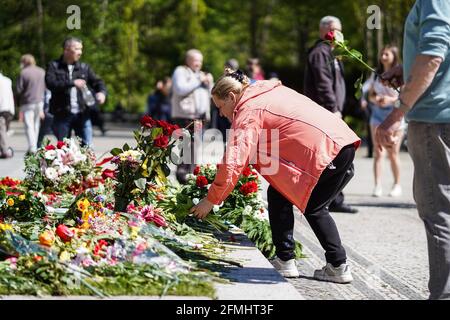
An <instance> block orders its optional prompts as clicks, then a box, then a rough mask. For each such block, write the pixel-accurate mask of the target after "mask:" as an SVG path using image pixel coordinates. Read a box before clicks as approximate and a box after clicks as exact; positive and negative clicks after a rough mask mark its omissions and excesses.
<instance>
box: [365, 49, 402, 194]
mask: <svg viewBox="0 0 450 320" xmlns="http://www.w3.org/2000/svg"><path fill="white" fill-rule="evenodd" d="M399 63H400V57H399V51H398V48H397V47H395V46H386V47H384V48H383V49H382V50H381V52H380V55H379V59H378V66H377V68H376V73H373V74H372V75H371V76H370V78H369V79H368V80H367V81H366V82H365V83H364V85H363V91H367V93H368V94H367V95H368V100H369V101H368V105H369V107H370V109H371V113H370V114H371V115H370V121H369V123H370V130H371V136H372V139H373V144H374V148H375V157H374V163H373V172H374V180H375V186H374V189H373V192H372V195H373V196H374V197H381V196H382V194H383V189H382V186H381V173H382V165H383V158H384V156H385V151H387V154H388V157H389V161H390V163H391V169H392V174H393V176H394V185H393V187H392V189H391V191H390V193H389V196H390V197H399V196H401V195H402V187H401V185H400V143H399V144H397V145H395V146H393V147H390V148H383V147H382V146H378V145H377V142H376V140H375V131H376V130H377V127H378V126H379V125H380V124H381V123H382V122H383V121H384V120H385V119H386V118H387V116H388V115H389V114H390V113H391V112H392V110H393V109H394V102H395V101H396V100H397V99H398V93H397V91H395V90H394V89H392V88H388V87H386V86H384V85H383V84H382V82H381V79H380V77H379V76H378V75H380V74H382V73H383V72H387V71H389V70H390V69H391V68H393V67H395V66H397V65H398V64H399ZM403 131H404V125H402V127H400V128H399V130H397V131H396V133H395V134H396V138H398V139H400V141H401V140H402V138H403Z"/></svg>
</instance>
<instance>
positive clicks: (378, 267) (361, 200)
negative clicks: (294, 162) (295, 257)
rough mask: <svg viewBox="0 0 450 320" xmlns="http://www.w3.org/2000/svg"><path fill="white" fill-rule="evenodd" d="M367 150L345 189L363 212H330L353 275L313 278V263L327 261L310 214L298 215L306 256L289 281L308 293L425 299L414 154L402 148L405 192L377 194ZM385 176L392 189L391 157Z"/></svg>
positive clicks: (424, 260)
mask: <svg viewBox="0 0 450 320" xmlns="http://www.w3.org/2000/svg"><path fill="white" fill-rule="evenodd" d="M365 152H366V151H365V150H361V151H360V152H358V155H357V159H356V161H355V171H356V173H355V177H354V179H353V180H352V181H351V182H350V183H349V185H348V186H347V187H346V189H345V195H346V201H347V202H348V203H349V204H351V205H353V206H355V207H357V208H358V209H359V211H360V212H359V213H358V214H345V213H332V215H333V217H334V219H335V221H336V224H337V226H338V229H339V232H340V234H341V238H342V241H343V244H344V247H345V248H346V250H347V254H348V262H349V264H350V265H351V267H352V268H353V271H354V272H353V274H354V279H355V281H354V282H353V283H352V284H349V285H337V284H329V283H325V282H319V281H314V280H311V278H310V276H311V275H312V273H313V269H317V268H321V267H322V266H323V265H324V255H323V250H322V248H321V247H320V244H319V243H318V241H317V240H316V238H315V236H314V234H313V233H312V231H311V229H310V228H309V226H308V224H307V222H306V219H304V217H303V216H301V215H298V216H297V217H296V227H295V237H296V238H297V239H299V240H300V241H301V242H302V244H304V247H305V253H306V255H307V256H308V258H306V259H301V260H300V261H299V270H300V272H301V274H302V277H301V278H299V279H294V280H290V282H291V283H293V284H294V286H295V287H296V288H297V289H298V290H299V291H300V292H301V293H302V295H303V296H304V297H305V298H306V299H371V300H372V299H377V300H378V299H426V298H427V297H428V289H427V281H428V255H427V246H426V236H425V230H424V226H423V223H422V221H421V220H420V219H419V217H418V215H417V211H416V207H415V204H414V200H413V196H412V176H413V166H412V162H411V159H410V158H409V155H408V154H407V153H402V154H401V160H402V178H401V185H402V187H403V196H402V197H399V198H390V197H387V196H384V197H381V198H373V197H371V192H372V187H373V175H372V163H373V159H368V158H364V155H365ZM383 177H386V178H385V179H384V180H385V181H384V183H383V189H384V190H385V193H388V192H389V190H390V187H391V185H392V181H393V179H392V175H391V173H390V167H389V166H388V161H387V160H386V163H385V170H384V176H383Z"/></svg>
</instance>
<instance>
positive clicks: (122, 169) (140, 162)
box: [111, 115, 179, 211]
mask: <svg viewBox="0 0 450 320" xmlns="http://www.w3.org/2000/svg"><path fill="white" fill-rule="evenodd" d="M140 123H141V129H140V130H136V131H134V138H135V140H136V143H137V145H136V147H135V148H134V149H133V148H131V147H130V146H129V145H128V144H125V145H124V146H123V148H122V149H120V148H114V149H112V150H111V154H112V155H113V156H114V157H113V159H112V160H111V162H112V163H114V164H116V165H117V170H116V171H115V174H114V179H115V180H116V181H117V185H116V192H115V199H116V205H115V210H116V211H124V210H125V209H126V206H127V205H128V203H129V202H130V201H131V200H132V199H134V198H135V196H136V195H137V194H145V193H146V192H147V186H148V184H156V185H158V186H160V187H164V186H165V185H166V183H167V176H168V175H169V174H170V169H169V166H168V163H169V156H170V153H171V150H172V147H173V144H174V142H175V141H172V142H171V143H169V142H170V139H171V136H172V133H173V132H174V131H175V130H177V129H179V127H178V126H177V125H172V124H170V123H168V122H166V121H162V120H154V119H153V118H152V117H150V116H147V115H146V116H143V117H142V118H141V121H140Z"/></svg>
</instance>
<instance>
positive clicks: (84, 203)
mask: <svg viewBox="0 0 450 320" xmlns="http://www.w3.org/2000/svg"><path fill="white" fill-rule="evenodd" d="M90 205H91V203H90V202H89V200H88V199H86V198H84V199H82V200H81V199H80V200H78V201H77V207H78V210H80V211H81V212H84V211H86V210H87V209H88V208H89V206H90Z"/></svg>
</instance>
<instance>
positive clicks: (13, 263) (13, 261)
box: [5, 257, 17, 270]
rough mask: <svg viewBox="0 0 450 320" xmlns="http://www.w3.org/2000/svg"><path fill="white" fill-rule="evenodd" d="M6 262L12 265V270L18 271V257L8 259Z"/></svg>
mask: <svg viewBox="0 0 450 320" xmlns="http://www.w3.org/2000/svg"><path fill="white" fill-rule="evenodd" d="M5 261H8V262H9V263H10V267H11V269H13V270H16V269H17V258H16V257H11V258H8V259H6V260H5Z"/></svg>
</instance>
